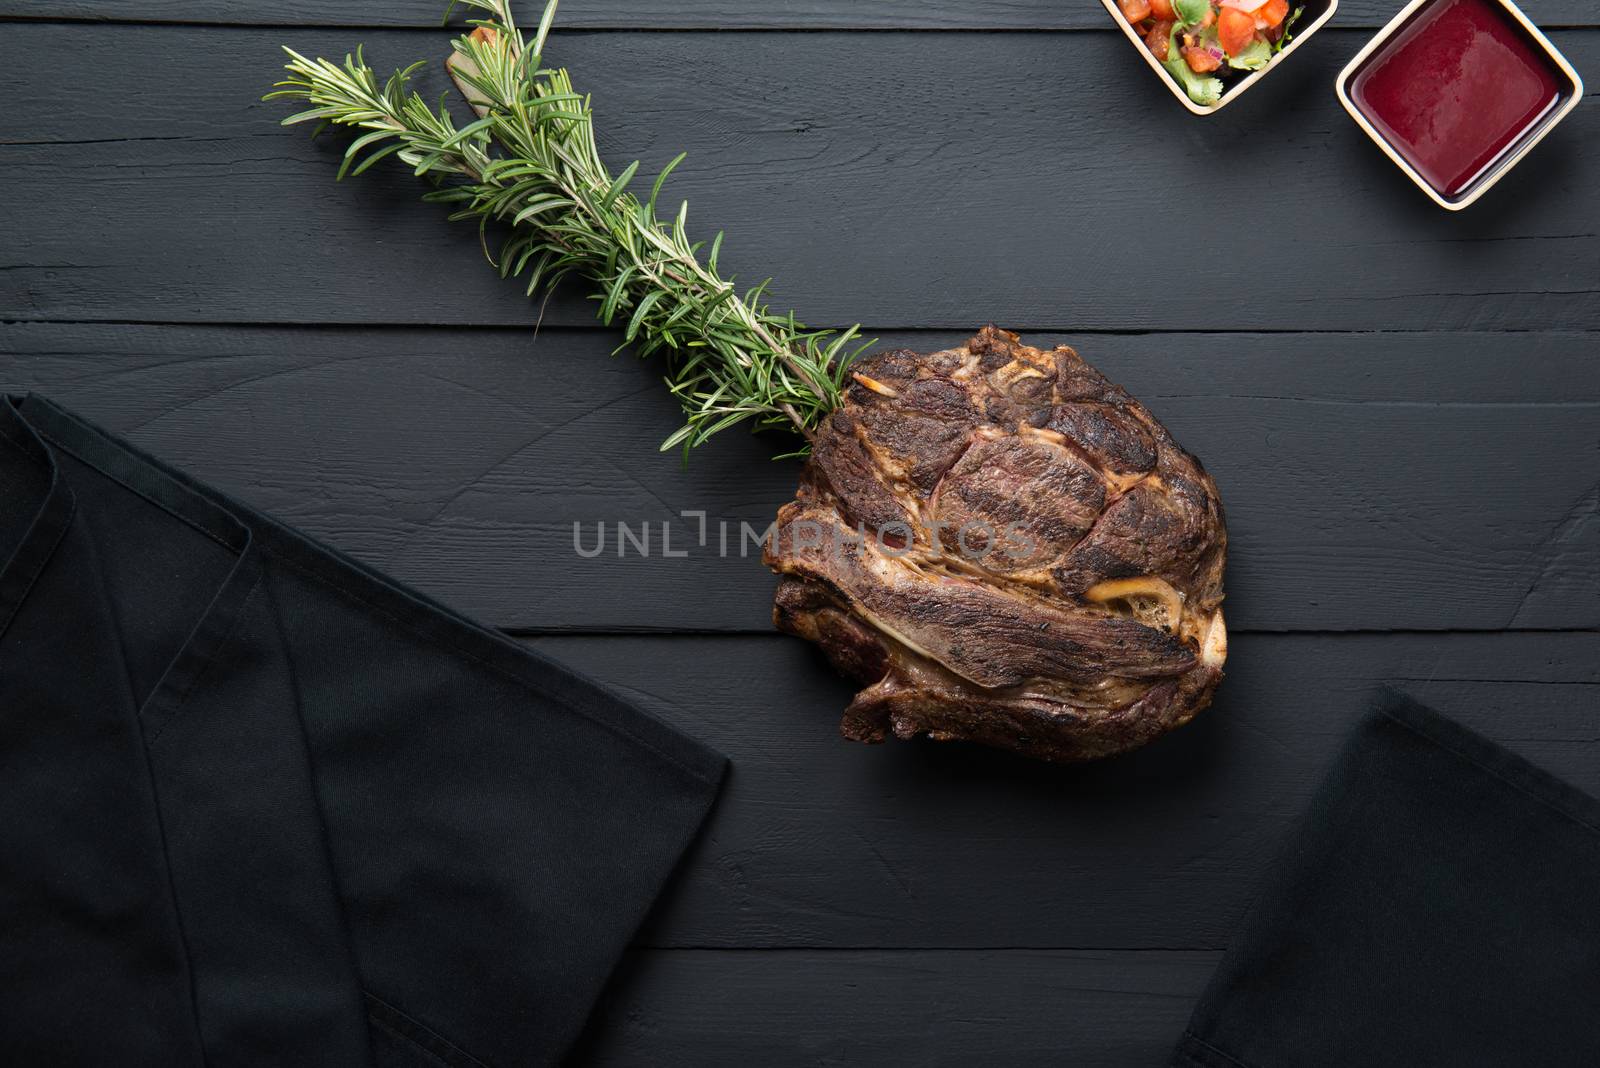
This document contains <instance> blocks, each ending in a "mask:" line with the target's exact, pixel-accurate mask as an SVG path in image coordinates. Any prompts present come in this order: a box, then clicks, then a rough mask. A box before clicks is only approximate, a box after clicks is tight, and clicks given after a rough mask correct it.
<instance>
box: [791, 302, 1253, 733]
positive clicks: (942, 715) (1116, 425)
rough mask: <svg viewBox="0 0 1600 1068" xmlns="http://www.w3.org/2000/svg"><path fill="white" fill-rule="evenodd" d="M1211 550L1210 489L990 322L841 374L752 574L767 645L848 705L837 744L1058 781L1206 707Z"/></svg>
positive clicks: (1218, 662) (1217, 554) (1215, 614)
mask: <svg viewBox="0 0 1600 1068" xmlns="http://www.w3.org/2000/svg"><path fill="white" fill-rule="evenodd" d="M1227 540H1228V537H1227V529H1226V526H1225V523H1224V520H1223V513H1222V504H1221V502H1220V501H1219V500H1218V497H1217V488H1216V484H1215V483H1214V482H1212V480H1211V477H1210V476H1209V475H1207V474H1206V472H1205V469H1204V468H1203V467H1201V465H1200V462H1199V461H1198V460H1196V459H1195V458H1194V457H1193V456H1190V455H1189V454H1188V453H1186V452H1184V451H1183V449H1181V448H1180V447H1179V446H1178V444H1177V442H1175V441H1173V440H1172V436H1171V435H1170V434H1168V433H1167V431H1166V429H1165V428H1164V427H1162V426H1161V424H1160V423H1158V422H1156V421H1155V419H1153V418H1152V417H1151V416H1150V413H1149V412H1147V411H1145V409H1144V407H1143V406H1142V405H1141V404H1139V402H1138V401H1136V400H1134V399H1133V398H1132V397H1131V396H1129V395H1128V393H1127V392H1126V391H1124V390H1123V389H1122V388H1121V387H1119V386H1115V385H1113V384H1111V383H1110V382H1109V381H1107V380H1106V379H1105V378H1104V377H1103V376H1102V375H1101V374H1100V373H1099V372H1098V371H1096V370H1095V369H1094V368H1093V367H1090V366H1089V365H1088V364H1087V363H1085V362H1084V361H1083V360H1082V359H1081V358H1080V357H1079V356H1078V354H1077V353H1076V352H1074V351H1072V350H1071V349H1069V348H1064V347H1063V348H1058V349H1056V350H1055V351H1053V352H1044V351H1042V350H1040V349H1036V348H1032V347H1029V346H1027V345H1024V344H1022V343H1021V342H1020V339H1019V338H1018V337H1017V335H1015V334H1012V333H1008V332H1007V331H1004V330H999V329H996V328H995V327H992V326H991V327H987V328H985V329H984V330H983V331H981V332H980V333H979V334H978V335H977V336H976V337H974V338H973V339H972V340H971V341H969V342H967V344H966V345H965V346H963V347H962V348H958V349H950V350H947V351H944V352H935V353H931V354H920V353H915V352H908V351H896V352H884V353H880V354H876V355H873V356H869V357H867V358H865V359H863V360H861V361H860V362H859V363H858V364H856V366H855V368H854V384H853V385H851V387H850V388H849V390H848V393H847V395H846V399H845V403H844V404H843V406H842V407H840V408H839V410H838V411H836V412H834V413H833V415H832V416H831V417H830V420H829V422H828V423H827V424H825V425H824V426H823V427H822V428H821V430H820V431H819V432H818V434H817V437H816V440H815V441H814V443H813V449H812V456H811V459H810V460H809V461H808V462H807V464H806V467H805V470H804V473H803V476H802V480H801V485H800V490H799V493H798V495H797V496H796V498H795V500H793V501H792V502H790V503H789V504H787V505H785V506H784V507H783V509H782V511H780V512H779V514H778V522H777V527H776V530H775V532H774V535H773V536H772V538H771V539H769V541H768V545H767V552H766V560H767V564H768V565H769V566H770V567H772V568H773V570H775V571H777V572H778V573H779V574H780V575H782V576H783V577H782V580H781V582H780V584H779V587H778V593H777V602H776V605H775V608H774V612H773V615H774V618H775V620H776V622H777V625H778V627H779V629H781V630H784V631H787V632H789V633H792V634H797V635H799V636H801V637H803V638H807V639H809V640H811V641H814V642H816V643H818V644H819V645H820V646H821V647H822V648H823V649H824V650H825V651H826V653H827V654H828V656H829V658H830V659H831V660H832V661H833V663H834V665H835V666H836V667H837V668H839V670H841V671H842V672H844V673H846V674H847V675H850V676H852V677H853V678H855V679H857V680H859V681H860V682H861V683H863V684H864V685H865V686H866V688H865V689H863V690H862V691H861V692H860V693H859V694H857V695H856V698H855V700H854V701H853V702H852V703H851V704H850V707H849V708H848V709H846V711H845V715H844V724H843V731H844V734H845V736H846V737H848V738H853V739H855V740H857V741H863V742H877V741H882V740H884V739H886V738H887V737H888V736H889V735H890V734H891V733H892V734H894V735H895V736H897V737H900V738H912V737H915V736H918V735H928V736H930V737H933V738H937V739H957V738H959V739H966V740H970V741H974V742H981V743H983V744H986V745H992V746H999V747H1001V748H1005V749H1012V750H1016V751H1018V752H1021V753H1025V754H1027V755H1029V756H1034V757H1040V758H1043V759H1046V760H1061V761H1072V760H1090V759H1094V758H1097V757H1103V756H1109V755H1111V754H1113V753H1118V752H1122V751H1124V750H1127V749H1132V748H1134V747H1135V746H1139V745H1142V744H1144V743H1145V742H1148V741H1150V740H1151V739H1152V738H1155V737H1156V736H1157V735H1160V734H1162V733H1164V732H1166V731H1169V730H1171V729H1172V728H1174V727H1177V726H1180V725H1182V724H1184V723H1187V722H1188V721H1189V720H1190V719H1191V718H1193V717H1194V715H1195V713H1197V712H1199V711H1200V710H1201V709H1203V708H1205V707H1206V705H1207V704H1209V703H1210V701H1211V695H1212V692H1213V691H1214V690H1215V689H1216V686H1217V683H1218V682H1219V681H1220V680H1221V678H1222V663H1223V660H1224V659H1225V657H1226V655H1227V631H1226V629H1225V628H1224V626H1223V621H1222V611H1221V603H1222V570H1223V562H1224V557H1225V556H1226V552H1227Z"/></svg>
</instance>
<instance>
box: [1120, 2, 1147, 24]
mask: <svg viewBox="0 0 1600 1068" xmlns="http://www.w3.org/2000/svg"><path fill="white" fill-rule="evenodd" d="M1117 2H1118V3H1119V4H1120V5H1121V7H1122V17H1123V18H1125V19H1127V20H1128V21H1129V22H1132V23H1134V24H1136V25H1137V24H1138V23H1141V22H1143V21H1144V20H1145V19H1147V18H1149V17H1150V0H1117Z"/></svg>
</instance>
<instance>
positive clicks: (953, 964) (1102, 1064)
mask: <svg viewBox="0 0 1600 1068" xmlns="http://www.w3.org/2000/svg"><path fill="white" fill-rule="evenodd" d="M1219 957H1220V954H1216V953H1166V952H1160V951H1157V952H1150V953H1094V952H1090V953H1078V952H1021V953H992V952H970V953H953V952H948V951H932V952H919V953H879V952H873V951H865V952H849V951H846V952H836V953H818V952H813V951H805V950H799V951H794V952H786V953H741V952H727V951H710V952H687V953H686V952H670V951H640V952H635V953H633V954H630V956H629V957H628V958H627V959H626V960H625V961H624V962H623V966H622V969H621V971H620V974H619V975H618V976H617V979H616V981H615V982H614V983H613V984H612V987H611V989H610V991H609V992H608V994H607V996H606V997H605V999H604V1000H603V1001H602V1003H601V1006H600V1009H599V1012H598V1013H597V1014H596V1016H595V1019H594V1020H593V1022H592V1023H591V1025H590V1027H589V1031H588V1034H587V1036H586V1039H585V1041H584V1043H583V1044H582V1045H581V1046H580V1048H579V1050H578V1052H577V1055H576V1056H575V1057H574V1058H573V1059H572V1062H571V1064H572V1065H573V1066H574V1068H577V1066H588V1065H594V1066H607V1068H618V1066H623V1065H636V1066H640V1068H646V1066H648V1068H660V1066H662V1065H713V1064H716V1065H722V1064H726V1065H751V1064H761V1065H766V1066H769V1068H818V1066H834V1065H837V1066H844V1065H913V1064H915V1065H946V1066H950V1068H957V1066H960V1068H967V1066H971V1065H1005V1066H1006V1068H1034V1066H1038V1068H1046V1066H1049V1068H1059V1066H1061V1065H1071V1066H1072V1068H1159V1066H1164V1065H1166V1064H1167V1063H1168V1059H1169V1058H1170V1055H1171V1053H1172V1047H1173V1046H1174V1045H1175V1044H1176V1043H1177V1039H1178V1036H1179V1034H1180V1033H1181V1032H1182V1031H1183V1027H1184V1025H1185V1024H1186V1023H1187V1022H1188V1019H1189V1012H1190V1007H1191V1004H1192V1002H1193V1000H1194V999H1195V998H1196V997H1197V996H1198V995H1199V993H1200V991H1201V990H1202V989H1204V987H1205V983H1206V981H1207V980H1208V979H1209V978H1210V975H1211V972H1212V970H1213V969H1214V968H1215V967H1216V962H1217V960H1218V959H1219Z"/></svg>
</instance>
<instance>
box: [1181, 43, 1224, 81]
mask: <svg viewBox="0 0 1600 1068" xmlns="http://www.w3.org/2000/svg"><path fill="white" fill-rule="evenodd" d="M1183 58H1184V59H1185V60H1187V61H1188V63H1189V69H1190V70H1192V71H1194V72H1195V73H1196V74H1209V73H1211V72H1212V71H1214V70H1216V69H1217V68H1218V67H1220V66H1222V60H1220V59H1218V58H1217V57H1216V56H1214V55H1212V54H1211V52H1210V50H1208V49H1205V48H1195V47H1193V46H1191V45H1186V46H1184V49H1183Z"/></svg>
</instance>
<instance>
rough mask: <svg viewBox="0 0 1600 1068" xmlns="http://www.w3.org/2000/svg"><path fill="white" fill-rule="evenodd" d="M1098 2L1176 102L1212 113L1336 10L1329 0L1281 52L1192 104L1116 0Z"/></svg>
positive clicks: (1200, 112)
mask: <svg viewBox="0 0 1600 1068" xmlns="http://www.w3.org/2000/svg"><path fill="white" fill-rule="evenodd" d="M1100 2H1101V3H1102V4H1104V5H1105V9H1106V10H1107V11H1108V12H1110V13H1111V18H1112V20H1113V21H1114V22H1116V24H1117V25H1118V26H1120V27H1122V33H1123V36H1125V37H1127V38H1128V40H1130V41H1132V42H1133V46H1134V48H1136V49H1138V51H1139V54H1140V55H1142V56H1144V60H1145V62H1146V63H1148V64H1150V69H1151V70H1153V71H1155V72H1156V77H1158V78H1160V79H1161V82H1162V84H1163V85H1165V86H1166V87H1167V88H1168V89H1170V90H1172V95H1173V96H1175V97H1177V98H1178V103H1180V104H1182V105H1183V106H1184V107H1186V108H1188V109H1189V110H1190V111H1192V112H1194V113H1195V114H1196V115H1214V114H1216V113H1217V112H1219V111H1221V110H1222V109H1223V108H1225V107H1227V106H1228V105H1229V104H1231V103H1232V102H1233V101H1234V99H1235V98H1237V97H1240V96H1243V95H1244V91H1245V90H1246V89H1248V88H1250V87H1251V86H1252V85H1254V84H1255V83H1256V82H1258V81H1260V80H1261V79H1262V78H1265V77H1266V76H1267V74H1268V73H1269V72H1271V70H1272V68H1274V67H1276V66H1277V65H1278V64H1279V63H1282V62H1283V61H1284V60H1286V59H1288V58H1289V56H1290V55H1291V54H1293V52H1294V50H1295V49H1296V48H1299V47H1300V46H1301V45H1303V44H1305V43H1306V42H1307V41H1309V40H1310V39H1311V35H1312V34H1314V33H1316V32H1317V31H1318V30H1320V29H1322V27H1323V25H1324V24H1325V23H1326V22H1327V21H1328V20H1329V19H1331V18H1333V13H1334V12H1335V11H1337V10H1339V0H1329V2H1328V10H1326V11H1324V12H1323V13H1322V14H1320V15H1318V16H1317V18H1316V20H1315V21H1314V22H1312V23H1311V25H1309V26H1307V27H1305V28H1304V29H1302V30H1297V31H1296V32H1295V35H1294V40H1292V41H1290V42H1289V44H1288V47H1286V48H1284V50H1283V51H1282V52H1279V53H1278V54H1277V55H1275V56H1273V57H1272V58H1271V59H1270V60H1268V61H1267V64H1266V65H1265V66H1264V67H1262V68H1261V69H1260V70H1257V71H1252V72H1250V75H1249V76H1248V77H1246V78H1243V79H1241V80H1240V81H1238V82H1236V83H1235V84H1233V85H1231V86H1229V87H1228V88H1227V89H1226V90H1224V91H1223V94H1222V99H1220V100H1218V101H1217V102H1216V103H1215V104H1196V103H1195V102H1194V101H1193V100H1190V99H1189V94H1188V93H1186V92H1184V89H1183V86H1181V85H1179V84H1178V82H1177V80H1176V79H1175V78H1173V77H1172V75H1171V74H1169V73H1168V72H1167V68H1165V67H1163V66H1162V65H1161V62H1160V61H1159V60H1157V59H1156V57H1155V56H1153V55H1151V53H1150V49H1149V48H1148V47H1147V46H1146V45H1145V43H1144V38H1143V37H1140V36H1139V32H1138V31H1137V30H1135V29H1134V28H1133V24H1132V23H1130V22H1129V21H1128V20H1127V19H1125V18H1123V17H1122V9H1121V8H1120V7H1118V6H1117V0H1100Z"/></svg>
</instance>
